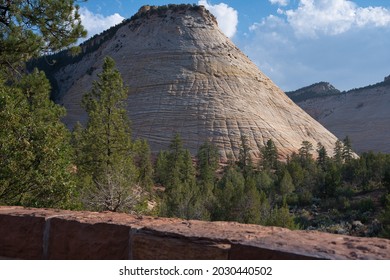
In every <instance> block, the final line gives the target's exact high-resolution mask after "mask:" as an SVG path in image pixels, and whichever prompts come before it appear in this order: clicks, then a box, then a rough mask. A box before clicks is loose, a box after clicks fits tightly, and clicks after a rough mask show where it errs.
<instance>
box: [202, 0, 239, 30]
mask: <svg viewBox="0 0 390 280" xmlns="http://www.w3.org/2000/svg"><path fill="white" fill-rule="evenodd" d="M198 5H203V6H205V8H206V9H208V10H209V11H210V12H211V13H212V14H213V15H214V16H215V17H216V18H217V20H218V25H219V27H220V28H221V30H222V31H223V33H225V35H226V36H228V37H229V38H231V37H233V36H234V35H235V34H236V32H237V24H238V12H237V11H236V10H235V9H233V8H232V7H229V6H228V5H227V4H225V3H220V4H216V5H212V4H210V3H209V2H208V1H207V0H199V1H198Z"/></svg>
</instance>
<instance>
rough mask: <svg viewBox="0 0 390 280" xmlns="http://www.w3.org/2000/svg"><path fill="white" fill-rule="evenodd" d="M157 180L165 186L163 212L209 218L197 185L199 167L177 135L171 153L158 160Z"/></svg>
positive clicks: (170, 214)
mask: <svg viewBox="0 0 390 280" xmlns="http://www.w3.org/2000/svg"><path fill="white" fill-rule="evenodd" d="M156 169H157V170H156V173H157V176H158V180H159V181H160V182H161V184H162V185H163V186H164V187H165V191H164V194H163V198H162V204H161V206H160V214H161V215H162V216H167V217H179V218H184V219H208V213H207V209H206V208H205V207H204V201H203V199H202V198H203V196H202V193H201V189H200V188H199V187H198V186H197V184H196V176H195V175H196V170H195V167H194V164H193V162H192V157H191V154H190V152H189V151H188V150H186V149H184V148H183V143H182V140H181V138H180V136H179V135H178V134H176V135H175V137H174V138H173V140H172V142H171V144H170V146H169V151H168V152H163V153H160V155H159V157H158V159H157V167H156Z"/></svg>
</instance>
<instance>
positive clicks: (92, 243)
mask: <svg viewBox="0 0 390 280" xmlns="http://www.w3.org/2000/svg"><path fill="white" fill-rule="evenodd" d="M129 231H130V227H128V226H124V225H116V224H110V223H91V222H90V223H89V222H86V223H83V222H80V221H77V220H67V219H66V218H63V217H62V218H61V217H58V218H52V219H51V221H50V238H49V243H48V249H47V258H48V259H57V260H58V259H72V260H82V259H89V260H109V259H110V260H123V259H128V257H129Z"/></svg>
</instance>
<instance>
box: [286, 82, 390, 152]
mask: <svg viewBox="0 0 390 280" xmlns="http://www.w3.org/2000/svg"><path fill="white" fill-rule="evenodd" d="M318 84H322V83H318ZM325 84H328V83H325ZM314 85H317V84H314ZM312 89H313V85H312V86H308V87H304V88H301V89H298V90H296V91H293V92H289V93H286V94H287V95H289V96H290V98H291V99H292V100H294V102H296V103H297V104H298V105H299V106H300V107H301V108H302V109H304V110H305V111H306V112H307V113H309V114H310V115H311V116H312V117H313V118H315V119H316V120H318V121H319V122H320V123H321V124H322V125H324V126H325V127H326V128H327V129H329V130H330V131H331V132H333V133H334V134H335V135H336V136H338V137H339V138H341V139H342V138H344V137H345V136H347V135H348V136H349V137H350V138H351V139H352V142H353V143H352V144H353V147H354V149H355V151H357V152H359V153H362V152H368V151H374V152H382V153H390V145H389V143H390V129H389V127H390V110H389V108H390V75H389V76H387V77H385V78H384V79H383V81H382V82H378V83H375V84H373V85H368V86H364V87H360V88H354V89H351V90H348V91H343V92H340V91H338V92H337V90H336V91H335V90H334V89H333V88H332V87H329V90H327V89H326V87H324V90H323V92H321V93H320V94H316V93H315V92H313V90H312Z"/></svg>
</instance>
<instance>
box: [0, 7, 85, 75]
mask: <svg viewBox="0 0 390 280" xmlns="http://www.w3.org/2000/svg"><path fill="white" fill-rule="evenodd" d="M75 2H76V1H75V0H24V1H22V0H12V1H9V0H8V1H5V0H2V1H0V50H1V52H0V66H1V67H7V68H9V67H11V68H13V67H17V66H19V65H20V64H22V63H24V62H26V61H27V60H29V59H30V58H32V57H35V56H38V55H40V54H43V53H50V52H54V51H58V50H61V49H64V48H66V47H69V46H71V45H72V44H74V43H76V42H77V40H78V39H79V38H80V37H85V36H86V31H85V30H84V28H83V26H82V25H81V20H80V14H79V12H78V10H79V7H78V6H77V5H75Z"/></svg>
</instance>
